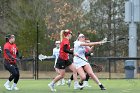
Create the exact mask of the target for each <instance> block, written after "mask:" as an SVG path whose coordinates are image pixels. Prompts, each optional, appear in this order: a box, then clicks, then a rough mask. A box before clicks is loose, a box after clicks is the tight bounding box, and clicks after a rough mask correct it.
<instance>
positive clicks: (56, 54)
mask: <svg viewBox="0 0 140 93" xmlns="http://www.w3.org/2000/svg"><path fill="white" fill-rule="evenodd" d="M59 50H60V48H56V47H55V48H54V49H53V56H54V57H55V64H54V67H55V65H56V62H57V59H58V57H59Z"/></svg>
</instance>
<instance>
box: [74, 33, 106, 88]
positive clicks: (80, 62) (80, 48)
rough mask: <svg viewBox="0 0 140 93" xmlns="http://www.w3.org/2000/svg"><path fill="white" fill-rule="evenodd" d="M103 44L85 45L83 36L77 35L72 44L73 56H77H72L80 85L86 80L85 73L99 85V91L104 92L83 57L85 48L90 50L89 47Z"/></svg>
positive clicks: (91, 43) (92, 43)
mask: <svg viewBox="0 0 140 93" xmlns="http://www.w3.org/2000/svg"><path fill="white" fill-rule="evenodd" d="M103 43H104V42H90V43H86V42H85V36H84V35H83V34H79V36H78V39H77V40H76V41H75V42H74V54H76V55H77V56H74V59H73V61H74V64H75V66H76V69H77V72H78V74H79V75H80V78H81V82H80V83H81V84H83V81H84V80H85V78H86V75H85V72H86V73H88V75H89V76H90V77H91V78H92V79H93V80H94V81H95V82H96V83H97V84H98V85H99V87H100V88H101V90H106V89H105V88H104V86H103V85H102V84H101V83H100V81H99V79H98V78H97V77H96V75H95V74H94V73H93V70H92V68H91V66H90V64H89V63H88V62H87V61H88V60H87V59H86V57H85V50H86V48H88V50H90V47H89V46H94V45H98V44H103Z"/></svg>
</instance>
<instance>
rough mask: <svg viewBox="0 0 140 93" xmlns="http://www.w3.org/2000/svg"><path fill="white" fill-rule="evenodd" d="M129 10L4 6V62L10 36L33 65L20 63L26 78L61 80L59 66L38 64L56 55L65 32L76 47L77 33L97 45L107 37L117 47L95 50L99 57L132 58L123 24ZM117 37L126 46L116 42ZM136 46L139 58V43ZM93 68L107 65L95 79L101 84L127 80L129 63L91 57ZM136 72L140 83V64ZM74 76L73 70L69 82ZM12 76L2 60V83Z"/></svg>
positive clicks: (116, 5)
mask: <svg viewBox="0 0 140 93" xmlns="http://www.w3.org/2000/svg"><path fill="white" fill-rule="evenodd" d="M124 6H125V0H0V46H1V49H0V57H1V58H2V56H3V50H2V49H3V45H4V43H5V35H6V34H14V35H15V36H16V44H17V46H18V48H19V51H20V53H21V54H22V56H23V59H26V58H27V59H28V58H31V59H32V60H30V61H29V60H24V61H21V62H19V63H18V64H19V67H20V70H21V78H35V77H36V76H37V78H53V77H54V76H55V75H56V73H55V71H54V68H53V65H54V60H53V59H52V60H45V61H39V60H38V59H37V56H38V55H39V54H43V55H48V56H51V55H52V50H53V48H54V47H55V44H54V43H55V41H56V40H59V33H60V31H61V30H63V29H70V30H72V32H73V38H72V40H71V47H73V42H74V41H75V40H76V38H77V35H78V32H80V33H83V34H85V36H86V37H87V38H89V39H90V40H91V41H93V42H94V41H100V40H102V39H103V38H104V37H107V38H108V39H109V40H113V42H112V43H106V44H104V45H102V46H95V48H94V57H128V41H129V38H128V23H126V22H125V21H124V17H125V14H124V13H125V7H124ZM139 25H140V24H139V23H138V28H137V29H138V33H137V34H138V36H140V26H139ZM118 37H120V38H123V40H121V41H118V40H116V38H118ZM137 42H138V43H137V55H138V57H139V56H140V39H139V37H138V39H137ZM90 62H91V63H93V62H96V63H97V64H102V65H103V67H104V68H103V71H102V72H100V73H98V72H97V73H96V74H97V75H98V76H99V78H125V74H124V65H125V63H124V60H117V61H116V60H113V62H111V63H110V64H109V62H110V61H109V60H107V59H100V58H99V59H94V58H93V57H91V58H90ZM136 68H137V75H136V77H135V78H140V62H139V61H137V67H136ZM93 69H94V68H93ZM109 69H110V71H111V74H110V73H109ZM94 71H95V72H96V70H94ZM69 75H70V71H69V70H68V72H67V75H66V78H68V76H69ZM8 76H9V74H8V72H7V71H6V70H5V69H4V66H3V60H2V59H1V62H0V78H6V77H8Z"/></svg>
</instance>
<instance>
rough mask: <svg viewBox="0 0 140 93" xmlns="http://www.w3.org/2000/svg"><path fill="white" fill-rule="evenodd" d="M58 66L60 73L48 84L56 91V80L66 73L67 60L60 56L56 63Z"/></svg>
mask: <svg viewBox="0 0 140 93" xmlns="http://www.w3.org/2000/svg"><path fill="white" fill-rule="evenodd" d="M56 68H58V70H59V74H58V75H57V76H56V77H55V78H54V79H53V81H51V82H50V83H49V84H48V86H49V87H50V89H51V91H56V89H55V88H54V85H55V83H56V82H58V81H59V80H60V79H62V78H64V75H65V68H66V66H65V61H64V60H62V59H60V58H58V60H57V63H56Z"/></svg>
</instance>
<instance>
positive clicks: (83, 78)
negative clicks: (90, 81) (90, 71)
mask: <svg viewBox="0 0 140 93" xmlns="http://www.w3.org/2000/svg"><path fill="white" fill-rule="evenodd" d="M77 72H78V74H79V76H80V79H81V80H80V85H83V81H84V80H85V78H86V75H85V71H84V69H83V67H79V68H78V69H77Z"/></svg>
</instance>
